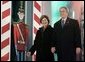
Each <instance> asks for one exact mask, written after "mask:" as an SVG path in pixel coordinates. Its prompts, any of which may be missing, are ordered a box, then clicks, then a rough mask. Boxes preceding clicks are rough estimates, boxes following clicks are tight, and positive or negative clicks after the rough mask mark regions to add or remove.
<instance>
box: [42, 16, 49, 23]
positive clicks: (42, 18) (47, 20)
mask: <svg viewBox="0 0 85 62" xmlns="http://www.w3.org/2000/svg"><path fill="white" fill-rule="evenodd" d="M43 18H46V19H47V21H48V23H49V22H50V20H49V17H48V16H46V15H42V16H41V17H40V23H42V19H43Z"/></svg>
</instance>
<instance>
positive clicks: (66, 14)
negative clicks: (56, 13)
mask: <svg viewBox="0 0 85 62" xmlns="http://www.w3.org/2000/svg"><path fill="white" fill-rule="evenodd" d="M60 16H61V17H62V18H66V17H67V16H68V12H67V11H66V9H65V8H61V9H60Z"/></svg>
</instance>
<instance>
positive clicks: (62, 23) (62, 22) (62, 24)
mask: <svg viewBox="0 0 85 62" xmlns="http://www.w3.org/2000/svg"><path fill="white" fill-rule="evenodd" d="M61 26H62V28H63V27H64V20H61Z"/></svg>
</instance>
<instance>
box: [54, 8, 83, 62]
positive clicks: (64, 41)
mask: <svg viewBox="0 0 85 62" xmlns="http://www.w3.org/2000/svg"><path fill="white" fill-rule="evenodd" d="M60 15H61V19H60V20H59V21H58V22H56V23H55V24H54V30H55V34H54V37H55V38H54V41H55V42H56V43H55V44H56V52H57V53H58V60H59V61H75V60H76V54H80V51H81V35H80V28H79V24H78V21H77V20H74V19H71V18H69V17H68V9H67V8H66V7H61V8H60Z"/></svg>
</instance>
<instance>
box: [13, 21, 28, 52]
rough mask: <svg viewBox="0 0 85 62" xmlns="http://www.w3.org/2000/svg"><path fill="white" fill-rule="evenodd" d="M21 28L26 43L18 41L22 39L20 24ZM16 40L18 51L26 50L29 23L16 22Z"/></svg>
mask: <svg viewBox="0 0 85 62" xmlns="http://www.w3.org/2000/svg"><path fill="white" fill-rule="evenodd" d="M17 24H18V26H19V28H20V31H21V34H22V36H23V38H24V42H25V43H24V44H20V43H19V42H18V41H20V40H22V37H21V35H20V31H19V29H18V26H17ZM14 41H15V44H16V46H17V50H18V51H25V48H26V44H27V42H28V28H27V25H26V24H24V23H23V22H19V23H16V24H14Z"/></svg>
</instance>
